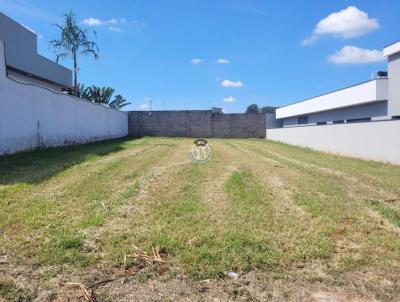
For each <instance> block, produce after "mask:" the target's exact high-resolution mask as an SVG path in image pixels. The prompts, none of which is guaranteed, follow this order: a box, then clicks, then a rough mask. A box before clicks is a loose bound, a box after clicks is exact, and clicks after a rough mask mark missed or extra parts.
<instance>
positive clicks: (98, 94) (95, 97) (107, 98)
mask: <svg viewBox="0 0 400 302" xmlns="http://www.w3.org/2000/svg"><path fill="white" fill-rule="evenodd" d="M78 87H79V92H78V95H79V97H81V98H83V99H86V100H88V101H90V102H93V103H98V104H103V105H106V106H108V107H110V108H113V109H117V110H119V109H121V108H122V107H125V106H127V105H130V104H131V103H130V102H128V101H127V100H126V99H124V98H123V97H122V95H120V94H117V95H116V96H115V97H114V98H113V99H112V96H113V94H114V91H115V90H114V89H113V88H111V87H98V86H94V85H92V86H91V87H86V88H85V85H81V84H80V85H78Z"/></svg>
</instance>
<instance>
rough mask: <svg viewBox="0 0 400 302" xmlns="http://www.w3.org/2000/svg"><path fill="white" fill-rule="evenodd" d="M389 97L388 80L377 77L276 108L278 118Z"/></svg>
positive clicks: (382, 99)
mask: <svg viewBox="0 0 400 302" xmlns="http://www.w3.org/2000/svg"><path fill="white" fill-rule="evenodd" d="M387 99H388V80H387V79H377V80H372V81H369V82H365V83H362V84H359V85H355V86H352V87H348V88H344V89H341V90H338V91H335V92H332V93H328V94H324V95H321V96H318V97H315V98H312V99H309V100H305V101H302V102H298V103H295V104H292V105H288V106H284V107H281V108H278V109H277V110H276V118H278V119H280V118H287V117H291V116H299V115H306V114H310V113H314V112H321V111H326V110H332V109H338V108H343V107H349V106H355V105H360V104H365V103H371V102H376V101H384V100H387Z"/></svg>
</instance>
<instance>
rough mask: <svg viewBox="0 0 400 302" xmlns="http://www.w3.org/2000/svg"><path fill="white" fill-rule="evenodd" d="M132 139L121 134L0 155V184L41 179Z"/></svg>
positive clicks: (119, 146)
mask: <svg viewBox="0 0 400 302" xmlns="http://www.w3.org/2000/svg"><path fill="white" fill-rule="evenodd" d="M132 140H133V139H132V138H121V139H114V140H107V141H102V142H95V143H91V144H87V145H74V146H69V147H57V148H49V149H43V150H35V151H31V152H24V153H18V154H14V155H7V156H4V157H0V185H10V184H16V183H30V184H38V183H41V182H43V181H45V180H47V179H49V178H51V177H52V176H54V175H56V174H58V173H60V172H62V171H64V170H66V169H68V168H70V167H72V166H74V165H77V164H80V163H82V162H84V161H89V160H91V159H93V158H95V157H98V156H104V155H107V154H110V153H114V152H118V151H121V150H124V149H127V148H128V147H129V146H128V144H127V143H128V142H130V141H132Z"/></svg>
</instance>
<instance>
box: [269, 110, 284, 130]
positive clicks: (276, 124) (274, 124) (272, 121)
mask: <svg viewBox="0 0 400 302" xmlns="http://www.w3.org/2000/svg"><path fill="white" fill-rule="evenodd" d="M282 127H283V120H282V119H280V120H278V119H276V113H267V129H273V128H282Z"/></svg>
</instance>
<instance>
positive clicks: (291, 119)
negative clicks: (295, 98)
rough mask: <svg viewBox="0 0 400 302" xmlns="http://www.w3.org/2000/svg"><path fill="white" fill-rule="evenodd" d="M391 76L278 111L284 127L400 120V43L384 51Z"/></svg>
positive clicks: (383, 76) (377, 78)
mask: <svg viewBox="0 0 400 302" xmlns="http://www.w3.org/2000/svg"><path fill="white" fill-rule="evenodd" d="M384 55H385V56H386V57H388V62H389V64H388V65H389V66H388V72H387V73H386V72H380V73H378V74H377V77H376V79H374V80H371V81H368V82H364V83H361V84H358V85H354V86H351V87H347V88H344V89H340V90H337V91H334V92H331V93H327V94H324V95H321V96H317V97H314V98H311V99H308V100H304V101H300V102H297V103H294V104H291V105H288V106H284V107H281V108H278V109H277V110H276V119H278V120H281V121H282V126H283V127H293V126H311V125H327V124H341V123H356V122H368V121H377V120H385V119H397V118H399V117H400V42H397V43H394V44H392V45H389V46H388V47H386V48H385V49H384Z"/></svg>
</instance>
